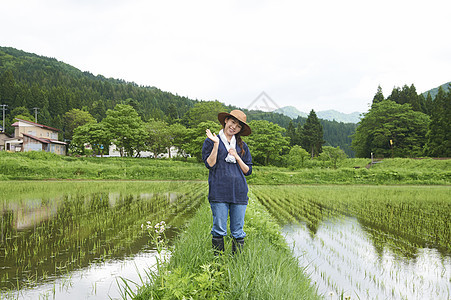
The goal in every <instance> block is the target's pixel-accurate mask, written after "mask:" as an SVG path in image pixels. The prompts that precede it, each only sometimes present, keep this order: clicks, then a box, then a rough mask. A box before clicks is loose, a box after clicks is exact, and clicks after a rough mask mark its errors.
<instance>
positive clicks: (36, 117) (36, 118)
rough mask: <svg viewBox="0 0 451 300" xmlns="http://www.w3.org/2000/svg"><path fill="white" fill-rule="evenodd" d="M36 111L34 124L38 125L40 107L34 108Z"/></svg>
mask: <svg viewBox="0 0 451 300" xmlns="http://www.w3.org/2000/svg"><path fill="white" fill-rule="evenodd" d="M33 109H34V122H35V123H37V122H38V109H39V107H33Z"/></svg>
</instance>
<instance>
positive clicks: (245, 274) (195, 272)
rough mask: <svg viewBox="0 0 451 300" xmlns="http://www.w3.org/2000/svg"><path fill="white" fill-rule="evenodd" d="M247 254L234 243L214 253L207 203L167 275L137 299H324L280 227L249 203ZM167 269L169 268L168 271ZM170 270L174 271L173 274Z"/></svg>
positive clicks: (157, 277) (177, 249)
mask: <svg viewBox="0 0 451 300" xmlns="http://www.w3.org/2000/svg"><path fill="white" fill-rule="evenodd" d="M245 221H246V223H245V228H244V230H245V231H246V233H247V235H248V236H247V237H246V239H245V247H244V249H243V251H242V253H240V254H237V255H235V256H232V255H231V249H230V248H231V245H230V244H231V241H230V239H226V250H225V253H224V254H223V255H222V256H218V257H215V256H214V255H213V251H212V249H211V235H210V233H209V231H210V229H211V212H210V208H209V205H208V204H207V203H206V204H205V205H203V206H202V207H201V209H199V211H198V213H197V214H196V215H195V217H194V218H193V219H192V220H191V221H190V223H189V225H188V226H187V228H186V230H185V231H184V232H183V233H182V234H181V235H180V236H179V237H178V239H177V240H176V242H175V243H174V249H173V252H172V256H171V259H170V261H169V263H168V264H167V265H164V269H163V270H161V274H162V275H155V274H153V275H149V277H150V280H151V283H150V284H148V285H145V286H143V287H141V288H140V289H139V292H138V295H137V296H136V297H135V299H190V297H191V299H320V297H319V296H318V295H317V294H316V291H315V289H314V288H313V287H312V286H311V282H310V281H309V279H308V277H306V275H305V274H306V272H308V270H302V269H301V268H300V267H299V264H298V260H297V258H295V257H293V255H292V252H291V251H290V249H289V248H288V246H287V245H286V243H285V241H284V239H283V237H282V236H281V234H280V228H279V226H278V225H277V224H276V223H275V222H274V221H273V220H272V219H271V217H270V216H269V214H268V213H266V212H265V211H264V209H263V208H262V207H261V206H260V204H258V202H254V201H252V200H251V201H250V203H249V206H248V210H247V212H246V219H245ZM165 268H167V269H165ZM168 271H169V272H168Z"/></svg>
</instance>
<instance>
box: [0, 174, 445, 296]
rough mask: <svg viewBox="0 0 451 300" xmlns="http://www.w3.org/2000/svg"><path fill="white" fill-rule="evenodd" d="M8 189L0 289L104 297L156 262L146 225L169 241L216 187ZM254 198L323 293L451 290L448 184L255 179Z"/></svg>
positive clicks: (53, 185)
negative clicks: (160, 229) (160, 225)
mask: <svg viewBox="0 0 451 300" xmlns="http://www.w3.org/2000/svg"><path fill="white" fill-rule="evenodd" d="M0 190H1V193H0V212H1V221H0V298H2V299H3V298H44V299H45V298H56V299H58V298H65V299H71V297H72V299H77V298H93V299H94V298H96V297H97V298H99V299H104V298H105V297H107V295H113V294H112V290H117V289H118V288H117V283H116V281H115V278H117V277H118V276H120V277H123V278H127V279H129V280H133V281H137V282H139V280H140V278H139V275H138V277H136V276H137V275H136V274H137V273H138V271H137V270H141V272H142V270H144V273H145V272H146V271H145V270H146V268H150V267H151V266H152V264H153V263H152V261H153V260H154V256H155V245H152V244H151V243H150V240H149V238H148V236H147V235H146V232H145V231H144V230H142V229H141V224H145V223H146V222H147V221H152V222H154V221H155V222H159V221H162V220H164V221H165V222H166V223H167V224H168V225H169V226H170V227H169V229H168V230H167V231H166V234H167V237H168V238H169V242H170V241H171V240H172V237H174V236H175V235H177V233H178V230H179V228H180V227H181V226H182V225H183V224H185V222H186V220H187V219H189V218H190V217H191V216H192V215H193V214H195V213H196V212H197V211H198V209H199V207H201V206H202V203H204V204H205V202H206V201H207V200H206V195H207V192H208V186H207V183H206V182H185V181H172V182H163V181H159V182H146V181H138V182H133V181H55V182H52V181H40V182H30V181H26V182H20V181H15V182H0ZM250 197H251V201H258V202H259V203H260V204H261V205H262V206H263V207H264V208H265V209H266V210H267V211H268V212H269V213H270V214H272V215H273V216H274V217H275V219H276V220H278V222H279V225H281V228H282V231H283V234H284V235H285V238H286V241H287V242H288V243H289V245H290V246H291V247H292V249H293V251H294V254H295V255H296V256H297V257H298V260H299V265H300V267H301V268H302V269H303V270H306V272H307V273H308V275H309V276H310V279H311V281H312V284H314V285H315V286H316V288H317V289H318V292H319V293H320V294H322V295H323V296H324V297H325V298H327V299H346V298H347V297H348V299H349V297H350V299H387V298H390V299H451V244H450V243H451V222H450V220H451V188H450V187H449V186H341V185H340V186H336V185H335V186H330V185H329V186H328V185H320V186H297V185H282V186H274V185H272V186H269V185H252V186H250ZM262 222H264V221H262ZM202 226H203V225H202ZM248 229H249V230H248V231H249V234H250V236H251V235H255V234H257V233H256V232H252V230H251V228H248ZM245 230H246V228H245ZM207 231H208V230H207ZM188 242H189V241H188ZM134 276H135V277H134ZM119 296H120V295H118V294H116V296H115V297H116V298H117V297H119Z"/></svg>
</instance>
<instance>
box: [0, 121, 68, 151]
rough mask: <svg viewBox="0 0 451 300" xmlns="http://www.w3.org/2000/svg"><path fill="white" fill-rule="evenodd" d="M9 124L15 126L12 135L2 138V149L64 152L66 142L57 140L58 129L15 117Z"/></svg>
mask: <svg viewBox="0 0 451 300" xmlns="http://www.w3.org/2000/svg"><path fill="white" fill-rule="evenodd" d="M16 120H17V122H15V123H14V124H12V125H11V126H13V127H15V130H14V137H11V138H5V139H4V150H7V151H15V152H19V151H22V152H28V151H45V152H51V153H55V154H60V155H65V154H66V145H67V144H66V143H64V142H61V141H58V131H59V129H56V128H52V127H49V126H46V125H42V124H38V123H34V122H31V121H27V120H22V119H17V118H16Z"/></svg>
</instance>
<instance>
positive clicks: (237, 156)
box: [229, 148, 239, 160]
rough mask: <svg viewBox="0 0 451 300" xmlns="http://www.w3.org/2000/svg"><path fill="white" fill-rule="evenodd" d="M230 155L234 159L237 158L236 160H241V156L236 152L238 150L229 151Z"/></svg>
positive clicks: (231, 149)
mask: <svg viewBox="0 0 451 300" xmlns="http://www.w3.org/2000/svg"><path fill="white" fill-rule="evenodd" d="M229 154H230V155H232V156H233V157H235V159H237V160H238V158H239V155H238V153H237V152H236V149H234V148H230V150H229Z"/></svg>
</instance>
